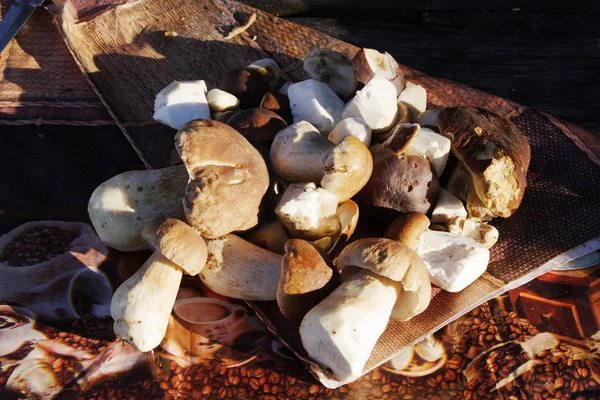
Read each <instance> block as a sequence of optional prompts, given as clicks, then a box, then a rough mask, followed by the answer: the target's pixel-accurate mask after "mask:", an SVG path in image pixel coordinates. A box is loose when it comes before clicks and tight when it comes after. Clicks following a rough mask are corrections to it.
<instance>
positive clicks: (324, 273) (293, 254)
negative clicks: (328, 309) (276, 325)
mask: <svg viewBox="0 0 600 400" xmlns="http://www.w3.org/2000/svg"><path fill="white" fill-rule="evenodd" d="M332 276H333V270H332V269H331V268H330V267H329V265H327V263H326V262H325V260H324V259H323V257H322V256H321V254H320V253H319V252H318V251H317V249H315V248H314V246H313V245H311V244H310V243H308V242H306V241H304V240H300V239H291V240H288V242H287V243H286V244H285V254H284V256H283V259H282V260H281V279H280V280H279V286H278V288H277V305H278V306H279V310H280V311H281V313H282V314H283V316H284V317H286V318H288V319H296V318H302V317H303V316H304V315H305V314H306V313H307V312H308V311H309V310H310V309H311V308H313V307H314V306H316V305H317V304H318V303H319V302H320V301H321V300H323V299H324V298H325V297H327V295H328V294H329V293H331V291H332V290H333V289H332V288H331V285H329V287H327V288H326V285H327V283H328V282H329V281H330V280H331V277H332ZM324 289H325V290H324Z"/></svg>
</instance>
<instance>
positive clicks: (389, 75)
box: [352, 48, 404, 93]
mask: <svg viewBox="0 0 600 400" xmlns="http://www.w3.org/2000/svg"><path fill="white" fill-rule="evenodd" d="M352 66H353V68H354V72H355V74H356V79H357V80H358V81H359V82H362V83H364V84H366V83H367V82H369V81H370V80H371V79H372V78H373V77H374V76H375V75H376V74H381V76H383V77H385V78H386V79H387V80H388V81H390V82H392V83H393V84H394V86H395V87H396V90H397V91H398V93H400V92H402V90H403V89H404V73H403V72H402V69H401V68H400V65H399V64H398V62H397V61H396V60H395V59H394V57H392V56H391V55H390V54H389V53H388V52H385V53H379V52H378V51H377V50H373V49H365V48H363V49H360V50H359V51H358V53H356V55H355V56H354V58H353V59H352ZM382 67H383V68H385V72H384V70H383V69H382Z"/></svg>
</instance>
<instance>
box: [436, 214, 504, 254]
mask: <svg viewBox="0 0 600 400" xmlns="http://www.w3.org/2000/svg"><path fill="white" fill-rule="evenodd" d="M465 214H466V213H465ZM447 222H448V225H447V226H448V232H450V233H456V234H457V235H462V236H467V237H470V238H471V239H474V240H476V241H478V242H479V243H481V244H483V245H484V246H485V247H487V248H488V249H489V248H491V247H492V246H493V245H495V244H496V242H497V241H498V235H499V234H498V229H496V227H494V226H492V225H490V224H486V223H485V222H482V221H480V220H478V219H477V218H466V215H465V216H455V217H452V218H450V220H449V221H447Z"/></svg>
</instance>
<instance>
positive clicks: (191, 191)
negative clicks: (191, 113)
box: [175, 120, 269, 238]
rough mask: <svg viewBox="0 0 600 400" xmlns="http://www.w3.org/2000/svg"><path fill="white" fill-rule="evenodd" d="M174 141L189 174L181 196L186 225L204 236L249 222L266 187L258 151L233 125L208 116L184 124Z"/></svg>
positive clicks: (248, 225) (247, 226)
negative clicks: (207, 117) (185, 187)
mask: <svg viewBox="0 0 600 400" xmlns="http://www.w3.org/2000/svg"><path fill="white" fill-rule="evenodd" d="M175 143H176V147H177V151H178V152H179V155H180V156H181V159H182V161H183V163H184V164H185V166H186V168H187V171H188V174H189V176H190V179H189V182H188V185H187V191H186V194H185V196H184V199H183V207H184V211H185V215H186V218H187V220H188V222H189V223H190V225H192V226H193V227H194V228H195V229H197V230H198V231H199V232H200V234H201V235H202V236H204V237H207V238H217V237H220V236H223V235H225V234H227V233H230V232H233V231H244V230H247V229H250V228H252V227H253V226H255V225H256V224H257V223H258V212H259V206H260V203H261V201H262V198H263V196H264V195H265V193H266V191H267V188H268V187H269V173H268V171H267V165H266V164H265V161H264V159H263V158H262V156H261V155H260V153H259V152H258V150H256V149H255V148H254V147H253V146H252V145H251V144H250V142H248V141H247V140H246V139H245V138H244V137H243V136H242V135H241V134H240V133H238V132H237V131H236V130H235V129H233V128H231V127H229V126H227V125H226V124H224V123H222V122H218V121H208V120H196V121H191V122H189V123H187V124H185V125H184V126H183V127H182V128H181V129H180V130H179V131H178V132H177V135H176V136H175Z"/></svg>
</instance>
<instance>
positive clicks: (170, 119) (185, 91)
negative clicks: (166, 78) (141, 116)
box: [154, 81, 210, 129]
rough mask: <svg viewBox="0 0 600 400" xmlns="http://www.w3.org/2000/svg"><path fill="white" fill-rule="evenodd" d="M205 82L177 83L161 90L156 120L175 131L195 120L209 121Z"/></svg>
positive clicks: (157, 98) (155, 109)
mask: <svg viewBox="0 0 600 400" xmlns="http://www.w3.org/2000/svg"><path fill="white" fill-rule="evenodd" d="M206 90H207V88H206V83H205V82H204V81H187V82H178V81H175V82H173V83H171V84H170V85H169V86H167V87H166V88H164V89H163V90H161V91H160V92H159V93H158V94H157V95H156V100H155V101H154V119H155V120H157V121H159V122H162V123H163V124H165V125H168V126H170V127H171V128H174V129H179V128H180V127H181V126H182V125H183V124H185V123H186V122H188V121H192V120H194V119H209V118H210V109H209V108H208V101H207V99H206Z"/></svg>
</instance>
